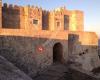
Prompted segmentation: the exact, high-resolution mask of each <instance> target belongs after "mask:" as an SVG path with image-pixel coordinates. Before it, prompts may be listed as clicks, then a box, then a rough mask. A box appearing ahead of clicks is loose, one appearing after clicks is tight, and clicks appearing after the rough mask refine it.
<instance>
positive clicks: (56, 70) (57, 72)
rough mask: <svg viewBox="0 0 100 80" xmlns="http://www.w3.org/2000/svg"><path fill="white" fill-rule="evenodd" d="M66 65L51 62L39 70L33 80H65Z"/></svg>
mask: <svg viewBox="0 0 100 80" xmlns="http://www.w3.org/2000/svg"><path fill="white" fill-rule="evenodd" d="M67 71H68V69H67V67H66V66H65V65H63V64H53V65H51V66H49V67H48V68H47V69H46V70H44V71H43V72H40V73H39V75H37V77H35V78H34V80H62V79H63V80H66V77H65V76H66V72H67Z"/></svg>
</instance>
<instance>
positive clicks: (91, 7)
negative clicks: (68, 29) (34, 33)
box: [3, 0, 100, 36]
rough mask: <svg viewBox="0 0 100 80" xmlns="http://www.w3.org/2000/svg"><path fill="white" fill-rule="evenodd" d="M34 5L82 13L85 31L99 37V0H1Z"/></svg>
mask: <svg viewBox="0 0 100 80" xmlns="http://www.w3.org/2000/svg"><path fill="white" fill-rule="evenodd" d="M5 2H6V3H11V4H18V5H28V4H30V5H34V6H39V7H42V8H43V9H47V10H52V9H54V8H57V7H61V6H66V8H67V9H70V10H75V9H77V10H82V11H84V15H85V16H84V28H85V31H94V32H96V33H97V34H98V35H99V36H100V0H3V3H5Z"/></svg>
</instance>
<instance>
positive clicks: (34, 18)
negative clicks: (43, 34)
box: [1, 3, 83, 31]
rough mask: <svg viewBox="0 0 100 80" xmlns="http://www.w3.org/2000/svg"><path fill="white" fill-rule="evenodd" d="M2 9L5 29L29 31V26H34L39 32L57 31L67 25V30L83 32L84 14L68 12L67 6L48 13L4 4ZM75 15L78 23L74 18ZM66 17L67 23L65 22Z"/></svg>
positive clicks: (36, 8) (76, 11) (29, 6)
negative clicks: (73, 29)
mask: <svg viewBox="0 0 100 80" xmlns="http://www.w3.org/2000/svg"><path fill="white" fill-rule="evenodd" d="M1 9H2V10H1V12H2V25H3V28H15V29H16V28H18V29H19V28H22V29H29V28H30V27H29V26H31V27H32V26H33V27H32V28H34V26H35V27H36V28H37V30H41V29H43V30H56V29H57V28H58V27H57V26H59V27H62V28H61V30H64V29H65V28H64V25H67V26H66V27H67V28H66V30H72V28H73V27H74V28H75V30H79V31H81V30H83V28H82V27H83V14H82V13H83V12H81V11H78V10H72V11H70V10H66V8H65V6H63V7H60V8H56V9H54V10H51V11H48V10H43V9H42V8H41V7H37V6H34V5H27V6H19V5H13V4H7V3H4V4H3V5H2V8H1ZM75 15H77V17H74V18H75V20H76V21H75V20H74V18H73V16H75ZM65 16H66V17H67V18H66V21H67V22H64V20H65V19H64V18H65ZM78 17H79V18H78ZM64 23H66V24H64ZM79 23H80V24H79ZM73 24H75V25H73ZM8 26H10V27H8ZM80 26H81V27H80ZM50 27H52V28H50Z"/></svg>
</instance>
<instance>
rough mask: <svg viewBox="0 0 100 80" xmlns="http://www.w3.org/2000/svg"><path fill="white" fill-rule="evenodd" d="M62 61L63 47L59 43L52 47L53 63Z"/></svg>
mask: <svg viewBox="0 0 100 80" xmlns="http://www.w3.org/2000/svg"><path fill="white" fill-rule="evenodd" d="M62 60H63V46H62V44H61V43H56V44H55V45H54V46H53V62H54V63H55V62H62Z"/></svg>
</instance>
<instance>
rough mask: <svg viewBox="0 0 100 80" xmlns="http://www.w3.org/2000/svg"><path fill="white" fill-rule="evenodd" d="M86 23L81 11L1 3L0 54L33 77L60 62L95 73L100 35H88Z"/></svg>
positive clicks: (99, 63) (98, 61)
mask: <svg viewBox="0 0 100 80" xmlns="http://www.w3.org/2000/svg"><path fill="white" fill-rule="evenodd" d="M83 23H84V14H83V12H82V11H80V10H67V9H66V8H65V7H61V8H57V9H54V10H52V11H46V10H43V9H42V8H38V7H34V6H17V5H9V4H7V3H4V4H3V5H2V0H1V1H0V55H1V56H3V57H5V58H6V59H7V60H9V61H10V62H12V63H13V64H14V65H16V66H17V67H18V68H20V69H21V70H22V71H24V72H25V73H26V74H28V75H29V76H31V77H35V76H36V75H37V74H38V72H39V71H41V69H43V68H46V67H47V66H49V65H52V64H53V63H56V62H60V63H67V62H71V63H74V64H75V65H78V67H81V68H82V69H84V70H88V71H91V70H92V69H94V68H97V67H99V66H100V60H99V56H98V36H97V35H96V33H94V32H85V31H84V24H83ZM87 66H88V67H87Z"/></svg>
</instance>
